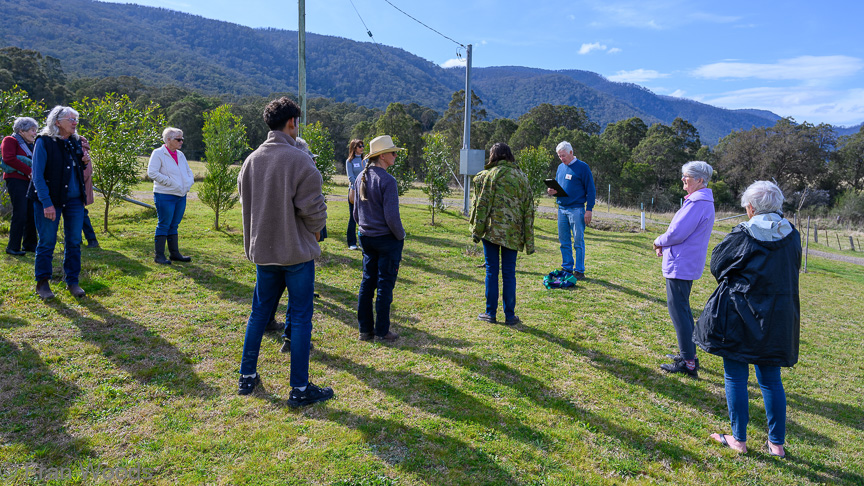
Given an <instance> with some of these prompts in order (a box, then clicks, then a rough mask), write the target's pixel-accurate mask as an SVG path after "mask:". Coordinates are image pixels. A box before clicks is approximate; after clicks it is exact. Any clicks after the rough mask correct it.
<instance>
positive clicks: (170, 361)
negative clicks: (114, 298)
mask: <svg viewBox="0 0 864 486" xmlns="http://www.w3.org/2000/svg"><path fill="white" fill-rule="evenodd" d="M79 302H80V303H81V305H83V306H84V307H86V308H87V309H88V310H89V311H90V312H92V313H93V314H95V315H96V316H98V317H99V319H95V318H92V317H86V316H84V315H82V314H80V313H79V312H78V311H76V310H74V309H72V308H70V307H68V306H67V305H66V304H64V303H62V302H60V301H55V302H52V303H51V304H50V305H51V306H53V307H55V308H56V309H57V310H58V312H60V313H61V314H63V315H66V316H68V317H70V318H71V320H72V321H73V322H74V324H75V325H77V326H78V329H79V330H80V331H81V337H82V338H83V339H84V340H86V341H89V342H91V343H93V344H95V345H96V346H98V347H99V348H100V350H101V351H102V354H103V355H104V356H105V357H106V358H108V359H109V360H110V361H111V362H112V363H113V364H114V365H115V366H117V367H118V368H121V369H123V370H124V371H126V372H127V373H129V375H130V376H132V377H133V378H135V379H136V380H138V381H139V382H141V383H142V384H144V385H150V384H153V385H161V386H165V387H167V388H169V389H171V391H172V392H174V393H179V394H183V395H188V396H198V397H210V396H213V395H215V394H216V393H217V392H216V390H214V389H213V388H212V387H211V386H210V385H208V384H206V383H205V382H204V381H203V380H201V378H199V377H198V375H197V374H196V373H195V371H194V370H193V368H192V366H191V362H192V361H191V360H190V359H189V357H187V356H186V355H185V354H183V353H182V352H181V351H179V350H178V349H177V348H176V347H174V345H172V344H171V343H169V342H168V341H166V340H165V338H163V337H162V336H160V335H159V334H157V333H156V332H154V331H152V330H150V329H148V328H147V327H145V326H142V325H141V324H138V323H137V322H135V321H132V320H130V319H127V318H125V317H122V316H118V315H117V314H114V313H112V312H111V311H110V310H108V309H106V308H105V307H104V306H102V304H100V303H99V302H97V301H95V300H92V299H89V298H84V299H81V300H80V301H79Z"/></svg>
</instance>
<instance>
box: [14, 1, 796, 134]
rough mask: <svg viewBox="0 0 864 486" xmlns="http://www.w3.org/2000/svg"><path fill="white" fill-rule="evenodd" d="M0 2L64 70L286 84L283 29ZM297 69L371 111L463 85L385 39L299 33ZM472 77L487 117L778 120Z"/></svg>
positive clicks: (247, 91)
mask: <svg viewBox="0 0 864 486" xmlns="http://www.w3.org/2000/svg"><path fill="white" fill-rule="evenodd" d="M2 5H3V11H4V13H5V14H6V21H7V22H6V25H7V26H14V27H10V28H4V29H2V31H0V46H4V45H5V46H17V47H21V48H24V49H32V50H36V51H39V52H42V53H44V54H45V55H47V56H51V57H54V58H57V59H60V60H61V61H62V63H63V69H64V70H65V72H66V73H67V74H68V75H69V76H70V78H77V77H85V78H104V77H109V76H111V77H118V76H134V77H136V78H138V79H140V80H142V81H144V82H145V83H147V84H151V85H156V86H163V85H172V84H173V85H177V86H181V87H184V88H187V89H193V90H196V91H201V92H202V93H205V94H213V95H225V94H229V95H237V96H250V95H254V96H268V95H270V94H271V93H274V92H296V86H297V84H298V82H297V58H296V52H297V33H296V32H295V31H287V30H277V29H252V28H249V27H243V26H240V25H237V24H232V23H229V22H221V21H216V20H209V19H206V18H203V17H200V16H195V15H189V14H185V13H180V12H176V11H172V10H167V9H163V8H152V7H143V6H138V5H124V4H113V3H101V2H93V1H90V0H65V1H63V2H59V1H57V0H35V1H33V2H29V3H21V2H9V1H5V0H4V1H2ZM58 12H63V15H58ZM372 60H374V61H375V62H374V65H375V66H376V68H375V69H374V70H373V69H370V67H369V66H370V65H372V63H371V61H372ZM307 69H308V72H307V86H308V89H309V95H310V97H315V96H321V97H325V98H329V99H332V100H334V101H337V102H342V101H347V102H351V103H356V104H358V105H362V106H368V107H370V108H377V109H385V108H386V107H387V106H388V105H389V104H390V103H393V102H399V103H404V104H410V103H412V102H414V103H418V104H420V105H423V106H428V107H430V108H432V109H434V110H438V111H439V112H443V111H444V110H446V109H447V105H448V102H449V100H450V98H451V95H452V93H453V92H454V91H457V90H459V89H461V88H463V87H464V78H463V71H462V70H461V69H443V68H441V67H439V66H437V65H435V64H434V63H431V62H429V61H427V60H425V59H422V58H420V57H418V56H415V55H413V54H411V53H409V52H406V51H404V50H402V49H398V48H394V47H388V46H380V50H379V46H376V45H375V44H372V43H368V42H355V41H352V40H348V39H344V38H341V37H333V36H323V35H317V34H311V33H310V34H307ZM379 72H387V73H389V74H390V75H389V76H378V75H377V73H379ZM6 77H8V76H6ZM473 79H474V91H475V92H476V93H477V95H478V96H479V97H480V98H481V99H483V101H484V102H485V104H486V109H487V111H488V114H489V117H490V118H492V119H494V118H498V117H508V118H518V117H519V116H521V115H522V114H524V113H527V112H528V111H529V110H530V109H531V108H533V107H535V106H538V105H540V104H542V103H549V104H552V105H560V104H567V105H572V106H577V107H581V108H583V109H584V110H585V112H586V113H587V114H588V116H589V117H590V118H591V120H593V121H595V122H597V123H599V124H600V127H601V129H604V128H605V127H606V125H607V124H608V123H612V122H615V121H618V120H623V119H627V118H631V117H639V118H641V119H642V120H644V121H645V122H646V123H648V124H651V123H655V122H663V123H667V124H668V123H671V122H672V121H673V120H674V119H675V118H678V117H680V118H683V119H686V120H689V121H690V122H691V123H693V125H694V126H695V127H696V128H697V129H698V130H699V132H700V134H701V135H702V140H703V141H704V142H705V143H708V144H711V145H713V144H715V143H717V141H718V140H719V139H720V138H722V137H723V136H725V135H727V134H728V133H730V132H731V131H732V130H734V129H750V128H752V127H754V126H770V125H773V123H774V122H776V121H777V120H778V119H779V118H780V117H778V116H777V115H774V114H773V113H769V112H763V111H760V110H725V109H721V108H716V107H713V106H710V105H706V104H703V103H697V102H694V101H689V100H683V99H679V98H670V97H665V96H658V95H656V94H654V93H652V92H650V91H649V90H647V89H645V88H642V87H639V86H637V85H633V84H626V83H613V82H610V81H609V80H607V79H606V78H604V77H602V76H600V75H598V74H596V73H591V72H588V71H579V70H564V71H548V70H543V69H535V68H525V67H490V68H475V70H474V72H473ZM3 81H4V75H3V67H2V66H0V82H3ZM7 81H11V80H7ZM7 84H8V83H7ZM19 84H21V83H19ZM61 84H62V83H61ZM4 87H5V86H4Z"/></svg>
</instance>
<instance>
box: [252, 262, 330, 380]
mask: <svg viewBox="0 0 864 486" xmlns="http://www.w3.org/2000/svg"><path fill="white" fill-rule="evenodd" d="M314 282H315V261H314V260H310V261H308V262H305V263H298V264H297V265H288V266H278V265H258V266H257V275H256V280H255V293H254V294H253V296H252V314H251V315H250V316H249V322H248V323H247V324H246V338H245V339H244V341H243V357H242V359H241V361H240V373H241V374H243V375H251V374H253V373H255V372H256V370H257V369H258V353H259V351H260V350H261V339H262V338H263V337H264V329H265V328H266V327H267V324H268V323H269V322H270V316H271V315H272V312H273V307H274V306H275V305H278V303H279V298H280V297H282V292H284V291H285V289H288V307H289V310H288V313H289V315H288V316H286V318H285V320H286V321H290V322H291V381H290V384H291V386H292V387H298V386H306V385H308V384H309V345H310V343H311V340H312V294H313V284H314Z"/></svg>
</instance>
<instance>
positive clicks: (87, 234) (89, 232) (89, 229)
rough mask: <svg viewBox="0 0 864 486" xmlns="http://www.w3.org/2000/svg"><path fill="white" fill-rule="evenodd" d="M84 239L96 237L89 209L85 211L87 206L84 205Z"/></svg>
mask: <svg viewBox="0 0 864 486" xmlns="http://www.w3.org/2000/svg"><path fill="white" fill-rule="evenodd" d="M82 229H83V230H84V239H86V240H87V241H88V242H89V241H93V240H95V239H96V232H95V231H94V230H93V223H91V222H90V211H87V206H84V225H83V226H82Z"/></svg>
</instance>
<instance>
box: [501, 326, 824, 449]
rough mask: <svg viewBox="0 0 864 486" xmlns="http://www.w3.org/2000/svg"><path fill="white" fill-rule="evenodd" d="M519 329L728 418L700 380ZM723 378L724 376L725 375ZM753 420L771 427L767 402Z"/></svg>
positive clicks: (793, 429) (804, 431)
mask: <svg viewBox="0 0 864 486" xmlns="http://www.w3.org/2000/svg"><path fill="white" fill-rule="evenodd" d="M517 329H518V330H520V331H523V332H526V333H528V334H531V335H533V336H537V337H539V338H542V339H545V340H546V341H549V342H550V343H554V344H558V345H560V346H561V347H563V348H565V349H567V350H569V351H571V352H573V353H575V354H579V355H582V356H586V357H588V358H589V359H590V361H589V364H590V365H591V366H593V367H594V368H597V369H599V370H602V371H605V372H607V373H609V374H610V375H612V376H615V377H616V378H618V379H619V380H621V381H622V382H624V383H629V384H634V385H638V386H641V387H642V388H645V389H646V390H648V391H650V392H652V393H656V394H658V395H662V396H665V397H666V398H667V399H670V400H674V401H676V402H681V403H685V404H687V405H689V406H691V407H693V408H695V409H699V410H704V411H707V412H710V413H711V414H712V415H714V416H715V417H716V418H718V419H721V420H728V417H729V412H728V409H727V408H726V397H725V395H719V394H713V393H710V392H707V391H705V390H703V389H701V388H700V387H698V386H697V385H696V383H687V382H686V381H682V380H680V379H679V378H678V377H675V376H672V375H661V374H659V373H660V372H659V371H657V370H658V369H659V368H656V369H655V368H654V367H647V366H643V365H640V364H637V363H635V362H633V361H630V360H627V359H622V358H616V357H612V356H609V355H607V354H604V353H601V352H599V351H596V350H594V349H590V348H586V347H584V346H582V345H579V344H576V343H574V342H572V341H569V340H567V339H564V338H561V337H559V336H556V335H554V334H551V333H549V332H546V331H543V330H541V329H536V328H533V327H528V326H524V325H520V326H517ZM700 371H701V370H700ZM720 378H721V379H722V375H721V376H720ZM718 386H719V387H721V388H722V386H723V383H722V381H721V382H720V383H718ZM749 388H750V390H749V395H750V396H751V397H753V396H760V397H761V393H760V392H759V389H758V386H757V387H755V390H754V387H753V386H752V385H751V386H750V387H749ZM750 423H751V426H752V427H754V428H757V429H759V430H767V428H768V425H767V421H766V418H765V408H764V404H760V405H759V406H758V407H755V408H754V407H752V406H751V408H750ZM786 427H787V430H789V432H790V434H792V435H796V436H799V437H808V438H810V439H812V440H814V441H818V442H819V443H821V444H823V445H826V446H831V445H834V440H833V439H831V438H830V437H827V436H825V435H823V434H820V433H819V432H817V431H815V430H812V429H809V428H807V427H804V426H803V425H800V424H798V423H797V422H795V421H792V420H787V423H786Z"/></svg>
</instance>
